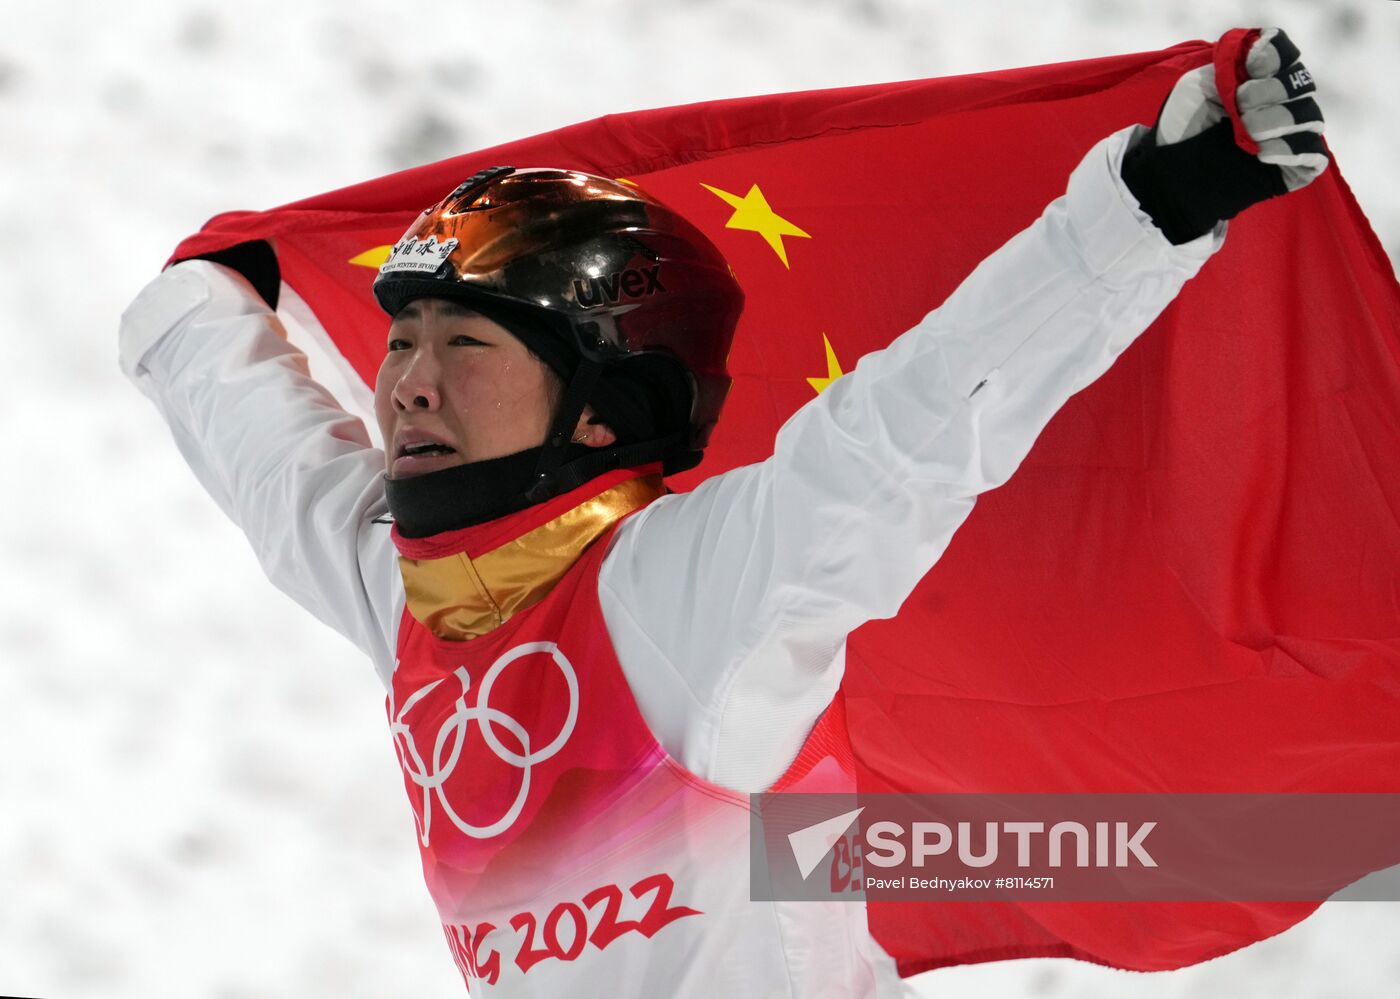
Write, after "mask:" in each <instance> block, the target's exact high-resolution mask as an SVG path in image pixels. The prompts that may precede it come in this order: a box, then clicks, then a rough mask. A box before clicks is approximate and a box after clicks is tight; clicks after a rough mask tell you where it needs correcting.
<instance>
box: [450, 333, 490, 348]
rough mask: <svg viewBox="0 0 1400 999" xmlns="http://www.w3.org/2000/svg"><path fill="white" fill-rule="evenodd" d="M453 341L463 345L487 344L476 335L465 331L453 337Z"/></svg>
mask: <svg viewBox="0 0 1400 999" xmlns="http://www.w3.org/2000/svg"><path fill="white" fill-rule="evenodd" d="M452 343H453V344H456V345H457V346H461V347H474V346H485V344H483V343H482V341H480V340H478V339H477V338H476V337H472V336H467V335H466V334H465V333H459V334H458V335H457V336H454V337H453V338H452Z"/></svg>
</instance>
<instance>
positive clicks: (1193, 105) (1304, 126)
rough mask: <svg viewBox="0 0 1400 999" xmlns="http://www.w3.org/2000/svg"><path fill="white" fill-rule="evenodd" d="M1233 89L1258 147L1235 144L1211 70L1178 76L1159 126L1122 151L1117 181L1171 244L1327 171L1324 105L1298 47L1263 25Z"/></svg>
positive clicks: (1194, 234)
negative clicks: (1316, 95) (1254, 149)
mask: <svg viewBox="0 0 1400 999" xmlns="http://www.w3.org/2000/svg"><path fill="white" fill-rule="evenodd" d="M1245 71H1246V73H1247V76H1248V78H1247V79H1245V80H1244V81H1243V82H1242V83H1240V85H1239V87H1238V88H1236V90H1235V100H1236V104H1237V107H1238V109H1239V113H1240V119H1241V122H1242V123H1243V125H1244V127H1245V130H1246V131H1247V132H1248V133H1249V135H1250V137H1251V138H1253V139H1254V141H1255V142H1256V143H1258V145H1259V152H1258V153H1257V154H1251V153H1249V152H1247V151H1245V150H1244V149H1241V148H1240V147H1239V146H1238V145H1236V144H1235V136H1234V126H1233V124H1232V122H1231V120H1230V118H1229V116H1228V115H1227V114H1226V112H1225V107H1224V105H1223V103H1222V102H1221V100H1220V94H1219V92H1218V91H1217V89H1216V83H1215V79H1216V78H1215V67H1214V66H1213V65H1206V66H1201V67H1199V68H1198V69H1193V70H1191V71H1190V72H1189V73H1186V74H1185V75H1183V76H1182V77H1181V79H1180V80H1178V81H1177V83H1176V86H1175V87H1173V88H1172V92H1171V93H1170V94H1169V95H1168V96H1167V100H1166V103H1164V104H1163V105H1162V109H1161V111H1160V112H1158V115H1157V123H1156V124H1155V125H1153V126H1152V130H1151V131H1150V132H1149V133H1148V134H1147V135H1146V136H1145V137H1144V138H1143V139H1142V141H1140V142H1139V143H1138V144H1137V145H1136V146H1135V147H1133V148H1132V149H1130V150H1129V151H1128V153H1127V154H1126V155H1125V156H1124V157H1123V181H1124V183H1126V184H1127V185H1128V190H1130V191H1132V192H1133V195H1134V197H1136V198H1137V200H1138V204H1140V205H1141V206H1142V209H1143V211H1145V212H1146V213H1147V214H1148V215H1150V216H1151V217H1152V221H1153V222H1155V223H1156V224H1157V228H1159V229H1161V230H1162V233H1163V235H1165V236H1166V237H1167V239H1168V240H1170V241H1171V242H1172V243H1178V244H1179V243H1186V242H1189V241H1190V240H1193V239H1195V238H1197V237H1198V236H1203V235H1205V234H1206V233H1208V232H1210V231H1211V229H1213V228H1214V227H1215V225H1216V223H1217V222H1222V221H1224V220H1226V219H1231V218H1234V217H1235V216H1236V215H1238V214H1239V213H1240V212H1242V211H1244V209H1246V208H1248V207H1249V206H1250V205H1253V204H1256V203H1257V202H1260V201H1263V200H1265V199H1266V198H1272V197H1275V196H1276V195H1279V194H1286V193H1288V192H1289V191H1296V190H1297V189H1298V188H1300V187H1304V186H1306V185H1307V184H1309V183H1311V182H1312V181H1313V179H1314V178H1316V177H1317V176H1318V175H1319V174H1320V173H1322V171H1323V170H1325V169H1326V168H1327V163H1328V157H1327V150H1326V147H1324V146H1323V143H1322V129H1323V121H1322V111H1321V109H1320V108H1319V107H1318V106H1317V101H1316V100H1314V99H1313V98H1312V97H1311V96H1309V95H1311V94H1312V93H1313V92H1314V91H1315V90H1316V89H1317V87H1316V84H1314V83H1313V79H1312V75H1311V74H1310V73H1309V72H1308V70H1307V68H1306V67H1305V66H1304V65H1303V64H1302V63H1301V62H1299V61H1298V48H1297V46H1295V45H1294V44H1293V43H1292V42H1291V41H1289V39H1288V36H1287V35H1285V34H1284V33H1283V32H1282V31H1280V30H1279V29H1278V28H1266V29H1264V30H1263V31H1262V32H1261V33H1260V36H1259V38H1258V40H1257V41H1255V42H1254V44H1253V45H1251V46H1250V48H1249V53H1248V55H1247V56H1246V59H1245Z"/></svg>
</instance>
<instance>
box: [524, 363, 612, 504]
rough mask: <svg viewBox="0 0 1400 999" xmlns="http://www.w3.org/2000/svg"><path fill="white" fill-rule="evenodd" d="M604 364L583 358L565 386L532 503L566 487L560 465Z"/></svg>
mask: <svg viewBox="0 0 1400 999" xmlns="http://www.w3.org/2000/svg"><path fill="white" fill-rule="evenodd" d="M602 373H603V366H602V365H601V364H599V363H598V362H597V361H595V360H593V359H592V358H590V357H582V358H580V359H579V363H578V367H577V368H576V369H574V374H573V377H571V378H570V379H569V384H568V385H567V386H566V387H565V389H564V395H563V396H562V397H561V398H560V400H559V405H558V406H557V407H556V408H555V410H554V422H553V424H552V425H551V426H550V428H549V436H548V437H547V438H546V439H545V442H544V446H543V447H541V448H540V456H539V460H538V461H537V462H536V463H535V473H534V476H533V481H532V482H531V484H530V488H529V489H528V490H527V492H526V494H525V495H526V496H527V497H529V499H530V500H531V501H532V502H535V503H538V502H539V501H540V500H543V499H548V498H549V497H550V496H556V495H558V494H559V493H561V492H563V491H564V490H562V489H559V488H558V483H557V477H558V472H559V469H560V467H561V466H562V465H563V464H564V461H565V459H566V458H567V457H569V445H570V444H571V443H573V439H574V428H575V427H577V426H578V421H579V418H580V417H581V416H583V410H584V407H585V406H587V405H588V397H589V396H590V395H592V393H593V387H594V386H595V385H597V384H598V376H599V375H600V374H602Z"/></svg>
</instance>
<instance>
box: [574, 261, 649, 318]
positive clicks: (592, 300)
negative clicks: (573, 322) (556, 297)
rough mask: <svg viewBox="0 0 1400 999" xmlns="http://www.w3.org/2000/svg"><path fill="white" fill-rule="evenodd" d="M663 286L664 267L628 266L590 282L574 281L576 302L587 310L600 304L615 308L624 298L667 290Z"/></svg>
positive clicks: (578, 279) (590, 279)
mask: <svg viewBox="0 0 1400 999" xmlns="http://www.w3.org/2000/svg"><path fill="white" fill-rule="evenodd" d="M665 290H666V286H665V285H663V284H662V283H661V265H660V264H657V265H656V266H654V267H640V268H639V267H628V268H627V269H626V270H621V271H613V272H612V273H611V274H608V275H605V276H603V277H591V278H588V279H587V280H584V279H583V278H574V301H576V302H577V303H578V304H579V305H580V306H582V307H583V308H585V309H593V308H596V307H598V306H600V305H615V304H617V302H618V300H619V299H620V298H624V297H625V298H645V297H646V296H648V295H655V294H656V293H657V292H658V291H663V292H664V291H665Z"/></svg>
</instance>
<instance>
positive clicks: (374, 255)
mask: <svg viewBox="0 0 1400 999" xmlns="http://www.w3.org/2000/svg"><path fill="white" fill-rule="evenodd" d="M393 249H394V247H393V246H392V244H387V245H385V246H376V247H375V248H374V249H372V250H366V251H365V252H364V253H361V254H358V255H357V256H353V257H351V258H350V262H351V263H352V264H354V265H355V266H356V267H373V268H374V269H375V270H379V268H380V267H381V266H383V264H384V261H386V260H388V259H389V253H390V251H392V250H393Z"/></svg>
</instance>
